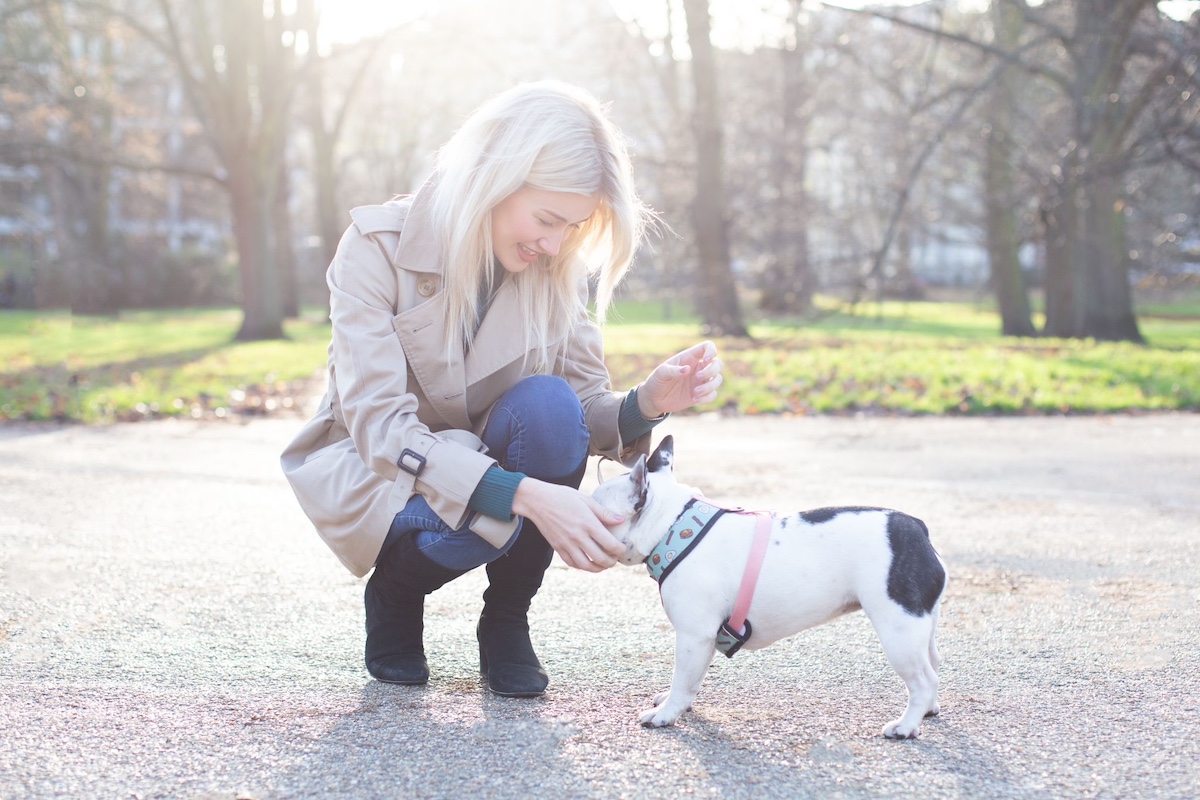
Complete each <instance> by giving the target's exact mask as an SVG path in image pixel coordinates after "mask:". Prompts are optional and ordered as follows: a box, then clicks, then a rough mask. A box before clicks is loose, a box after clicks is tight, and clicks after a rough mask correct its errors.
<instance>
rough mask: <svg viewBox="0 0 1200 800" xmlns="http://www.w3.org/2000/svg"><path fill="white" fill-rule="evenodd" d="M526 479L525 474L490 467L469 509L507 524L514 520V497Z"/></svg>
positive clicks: (473, 495)
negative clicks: (522, 481)
mask: <svg viewBox="0 0 1200 800" xmlns="http://www.w3.org/2000/svg"><path fill="white" fill-rule="evenodd" d="M524 477H525V473H523V472H509V471H508V470H505V469H501V468H500V467H497V466H491V467H488V471H487V472H485V473H483V478H482V479H481V480H480V481H479V485H478V486H476V487H475V491H474V492H472V493H471V499H470V500H468V501H467V508H470V509H471V510H472V511H478V512H479V513H480V514H483V515H484V516H485V517H492V518H493V519H498V520H502V521H505V522H507V521H508V520H511V519H512V518H513V511H512V506H513V496H514V495H516V493H517V484H518V483H520V482H521V480H522V479H523V478H524Z"/></svg>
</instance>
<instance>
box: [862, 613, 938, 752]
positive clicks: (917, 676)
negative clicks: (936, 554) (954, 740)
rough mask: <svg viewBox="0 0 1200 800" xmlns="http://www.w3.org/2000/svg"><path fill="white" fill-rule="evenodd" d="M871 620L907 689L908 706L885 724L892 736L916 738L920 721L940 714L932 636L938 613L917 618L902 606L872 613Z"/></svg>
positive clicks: (888, 734)
mask: <svg viewBox="0 0 1200 800" xmlns="http://www.w3.org/2000/svg"><path fill="white" fill-rule="evenodd" d="M871 622H872V623H873V624H874V625H875V630H876V631H877V632H878V633H879V640H880V642H882V643H883V652H884V653H885V654H886V655H887V658H888V661H889V662H890V663H891V665H892V668H893V669H895V670H896V672H897V673H898V674H899V675H900V677H901V679H903V680H904V685H905V686H906V687H907V688H908V707H907V708H906V709H905V710H904V715H903V716H902V717H900V719H897V720H893V721H891V722H889V723H888V724H887V725H885V726H884V727H883V735H884V736H886V737H887V738H889V739H914V738H916V737H917V735H918V733H920V730H921V720H922V719H924V718H925V717H926V716H932V715H934V714H937V713H938V700H937V693H938V676H937V669H936V667H935V662H934V661H933V657H935V656H936V655H937V653H936V645H935V644H934V640H933V636H934V630H935V629H936V622H937V617H936V612H935V613H932V614H923V615H921V616H920V617H915V616H913V615H911V614H909V613H907V612H905V611H904V610H903V609H901V608H900V607H899V606H892V607H891V608H888V609H887V610H886V611H884V612H883V613H877V614H874V615H872V617H871Z"/></svg>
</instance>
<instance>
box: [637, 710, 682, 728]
mask: <svg viewBox="0 0 1200 800" xmlns="http://www.w3.org/2000/svg"><path fill="white" fill-rule="evenodd" d="M677 719H679V715H678V714H667V713H665V712H664V711H663V708H662V706H656V707H654V708H652V709H650V710H649V711H647V712H646V713H645V714H642V719H641V722H642V727H643V728H665V727H667V726H668V725H674V724H675V720H677Z"/></svg>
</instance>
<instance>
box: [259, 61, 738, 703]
mask: <svg viewBox="0 0 1200 800" xmlns="http://www.w3.org/2000/svg"><path fill="white" fill-rule="evenodd" d="M351 217H352V218H353V220H354V224H353V225H351V226H350V228H349V229H348V230H347V231H346V233H345V235H344V236H343V237H342V240H341V242H340V243H339V245H338V250H337V255H336V256H335V257H334V259H333V263H332V264H331V265H330V267H329V272H328V283H329V289H330V293H331V295H330V311H331V319H332V322H333V338H332V342H331V343H330V346H329V389H328V392H327V393H326V395H325V398H324V400H323V401H322V403H321V407H320V410H319V411H318V412H317V414H316V416H315V417H314V418H313V419H312V420H311V421H310V422H309V423H308V424H307V425H306V426H305V427H304V429H303V430H302V431H301V432H300V434H299V435H298V436H297V437H296V439H295V440H294V441H293V442H292V443H291V444H290V445H289V446H288V448H287V449H286V450H285V451H284V453H283V456H282V462H283V468H284V472H285V474H286V475H287V477H288V480H289V482H290V483H291V485H292V488H293V489H294V490H295V492H296V496H297V498H298V499H299V501H300V504H301V506H302V507H303V509H304V511H305V513H306V514H308V516H309V518H310V519H311V520H312V521H313V523H314V524H315V526H316V528H317V530H318V531H319V532H320V534H321V536H322V538H323V539H324V540H325V542H326V543H327V544H328V545H329V546H330V547H331V548H332V549H333V551H334V552H335V553H336V554H337V555H338V557H339V558H340V559H341V560H342V562H343V563H344V564H345V565H346V567H348V568H349V569H350V571H351V572H353V573H354V574H355V575H356V576H359V577H361V576H363V575H365V574H366V573H367V572H369V571H371V569H372V568H374V572H372V574H371V577H370V579H369V580H368V581H367V586H366V591H365V597H364V600H365V605H366V628H367V640H366V665H367V670H368V672H370V674H371V675H372V676H374V677H375V678H376V679H378V680H380V681H386V682H389V683H399V684H421V683H425V682H426V681H427V680H428V678H429V668H428V664H427V663H426V660H425V653H424V648H423V645H422V631H423V622H422V614H423V607H424V598H425V595H427V594H429V593H430V592H432V591H434V590H435V589H437V588H438V587H440V586H442V585H443V584H445V583H446V582H447V581H450V580H453V579H454V578H456V577H458V576H459V575H462V574H463V573H465V572H467V571H469V570H471V569H473V568H475V567H477V566H479V565H481V564H486V565H487V574H488V581H489V585H488V588H487V590H486V591H485V592H484V595H483V599H484V607H483V613H482V614H481V616H480V618H479V624H478V627H477V636H478V640H479V662H480V670H481V672H482V673H483V675H484V676H485V677H486V680H487V684H488V687H489V688H490V689H491V691H493V692H494V693H496V694H499V695H504V696H514V697H533V696H537V695H540V694H542V693H543V692H544V691H545V688H546V685H547V682H548V678H547V676H546V672H545V671H544V670H543V669H542V665H541V663H540V662H539V661H538V658H537V655H536V654H535V653H534V651H533V647H532V645H531V644H530V640H529V623H528V620H527V612H528V610H529V604H530V601H531V599H532V598H533V596H534V594H536V593H537V591H538V589H539V588H540V586H541V583H542V575H543V573H544V572H545V570H546V568H547V566H549V564H550V561H551V558H552V557H553V554H554V552H557V553H558V554H559V556H560V557H561V558H562V560H563V561H564V562H565V563H566V564H568V565H569V566H572V567H576V568H578V569H583V570H588V571H592V572H597V571H600V570H603V569H606V568H607V567H610V566H612V565H613V564H614V563H615V562H616V558H617V557H618V556H620V555H622V554H623V552H624V548H623V547H622V546H621V544H620V543H619V542H618V541H617V539H616V538H615V537H614V536H613V535H612V533H611V532H610V531H609V529H608V527H607V526H611V525H616V524H618V523H619V522H620V521H621V520H620V518H619V517H616V516H614V515H613V514H612V513H611V512H608V511H607V510H605V509H603V508H602V507H600V506H599V505H598V504H597V503H596V502H595V501H593V500H592V499H591V497H589V496H587V495H585V494H583V493H581V492H580V491H578V487H579V484H580V481H581V479H582V477H583V472H584V468H585V465H586V460H587V457H588V455H589V453H594V454H602V455H606V456H608V457H610V458H613V459H616V460H619V461H621V462H623V463H630V462H631V461H632V460H633V459H635V458H636V457H637V455H638V454H639V453H646V452H647V451H648V449H649V447H648V445H649V438H650V431H651V428H652V427H653V425H654V424H655V423H656V422H658V421H659V420H661V419H662V418H663V417H664V416H665V415H666V414H668V413H670V412H673V411H679V410H682V409H684V408H687V407H689V406H692V405H694V404H702V403H708V402H711V401H712V400H713V399H714V398H715V397H716V392H717V389H718V387H720V385H721V381H722V378H721V362H720V360H719V359H717V357H716V348H715V347H714V346H713V344H712V343H711V342H702V343H700V344H698V345H695V346H694V347H691V348H689V349H688V350H685V351H683V352H682V353H679V354H677V355H676V356H674V357H672V358H670V359H668V360H667V361H666V362H664V363H663V364H661V365H660V366H658V367H657V368H656V369H655V370H654V371H653V372H652V373H651V374H650V375H649V377H648V378H647V379H646V380H645V381H644V382H643V383H642V384H641V385H640V386H638V387H637V388H635V389H633V390H630V391H628V392H621V393H616V392H613V391H612V389H611V387H610V385H609V379H608V373H607V371H606V369H605V366H604V361H603V357H602V348H601V337H600V332H599V329H598V328H597V327H596V325H595V324H593V323H592V322H591V320H590V318H589V316H588V313H587V310H586V308H585V301H586V297H587V291H586V286H587V283H586V279H587V274H588V272H589V271H590V272H594V273H598V274H597V276H596V277H597V285H598V290H597V308H598V309H599V314H598V316H599V317H600V318H601V320H602V319H603V315H604V309H605V308H606V307H607V305H608V303H609V301H610V300H611V299H612V295H613V290H614V289H615V288H616V286H617V284H618V282H619V281H620V279H621V277H622V276H623V275H624V273H625V271H626V270H627V269H628V267H629V264H630V261H631V260H632V258H633V254H634V251H635V249H636V246H637V243H638V240H639V238H640V236H641V234H642V231H643V228H644V223H645V222H646V220H647V218H648V211H647V210H646V208H645V207H644V206H643V205H642V204H641V202H640V201H639V200H638V198H637V195H636V193H635V190H634V185H633V175H632V171H631V169H630V165H629V159H628V156H627V154H626V152H625V149H624V147H623V145H622V143H621V140H620V138H619V133H618V132H617V131H616V129H615V128H614V127H613V125H612V124H611V123H610V122H609V121H608V119H607V118H606V117H605V115H604V113H603V111H602V109H601V108H600V106H599V105H598V104H597V103H596V101H595V100H594V99H593V98H592V97H590V96H589V95H588V94H586V93H585V92H583V91H581V90H579V89H576V88H573V87H570V86H567V85H565V84H560V83H554V82H547V83H537V84H527V85H521V86H518V87H516V88H513V89H511V90H509V91H507V92H504V93H502V94H500V95H498V96H497V97H495V98H493V99H492V100H490V101H489V102H487V103H486V104H484V105H483V106H482V107H481V108H480V109H479V110H478V111H476V112H475V113H474V114H473V115H472V116H471V117H470V118H469V119H468V120H467V121H466V123H465V124H464V125H463V127H462V128H461V129H460V130H459V131H458V132H457V133H456V134H455V135H454V136H453V137H452V138H451V139H450V141H449V142H448V143H447V144H446V145H445V146H444V147H443V148H442V149H441V151H439V153H438V159H437V165H436V170H435V172H434V176H433V177H432V178H431V180H430V181H429V182H428V183H427V184H426V185H425V186H424V187H422V188H421V189H420V191H418V192H417V193H416V195H414V196H410V197H404V198H398V199H396V200H392V201H391V202H388V203H385V204H383V205H380V206H367V207H361V208H356V209H354V210H353V211H352V212H351Z"/></svg>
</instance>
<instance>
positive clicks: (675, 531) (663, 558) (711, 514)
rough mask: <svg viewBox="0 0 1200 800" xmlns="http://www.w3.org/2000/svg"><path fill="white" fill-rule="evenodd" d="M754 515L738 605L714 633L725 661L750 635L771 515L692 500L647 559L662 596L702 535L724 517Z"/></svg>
mask: <svg viewBox="0 0 1200 800" xmlns="http://www.w3.org/2000/svg"><path fill="white" fill-rule="evenodd" d="M727 513H731V514H754V516H755V517H757V519H758V524H757V526H756V529H755V536H754V544H753V546H752V548H751V550H750V559H749V561H748V562H747V563H746V571H745V572H744V573H743V574H742V584H741V587H740V588H739V589H738V598H737V603H736V604H735V605H734V608H733V614H732V615H731V616H730V617H729V618H728V619H726V620H725V622H724V623H722V624H721V627H720V628H719V629H718V630H717V643H716V645H717V649H718V650H720V651H721V652H722V653H724V654H725V656H726V657H727V658H733V656H734V654H735V653H737V651H738V650H740V649H741V648H742V645H744V644H745V643H746V642H747V641H748V640H749V639H750V635H751V632H752V629H751V626H750V620H748V619H746V612H747V611H748V610H749V609H750V601H751V600H752V599H753V597H754V587H755V585H756V584H757V583H758V574H759V572H760V571H761V570H762V562H763V558H764V557H765V556H766V552H767V540H768V539H769V538H770V533H771V519H772V518H771V515H770V514H766V513H755V512H750V511H743V510H742V509H726V508H719V507H717V506H715V505H713V504H711V503H706V502H704V501H703V500H701V499H700V498H698V497H693V498H692V499H691V500H689V501H688V502H687V505H685V506H684V507H683V511H681V512H679V516H678V517H676V518H675V521H674V522H673V523H671V527H670V528H669V529H668V530H667V535H666V536H664V537H663V538H662V539H660V540H659V542H658V544H656V545H655V546H654V549H653V550H651V551H650V555H648V556H646V560H645V564H646V569H647V571H649V573H650V577H651V578H654V580H655V581H657V582H658V589H659V593H660V594H661V593H662V584H663V581H665V580H666V579H667V576H668V575H670V574H671V570H673V569H675V567H676V566H677V565H678V564H679V563H680V562H682V561H683V559H684V557H685V556H687V554H688V553H689V552H691V550H692V548H693V547H695V546H696V544H697V543H699V541H700V540H701V539H703V538H704V535H705V534H707V533H708V532H709V530H711V529H712V526H713V525H714V524H715V523H716V521H717V520H718V519H720V518H721V516H722V515H723V514H727Z"/></svg>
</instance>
